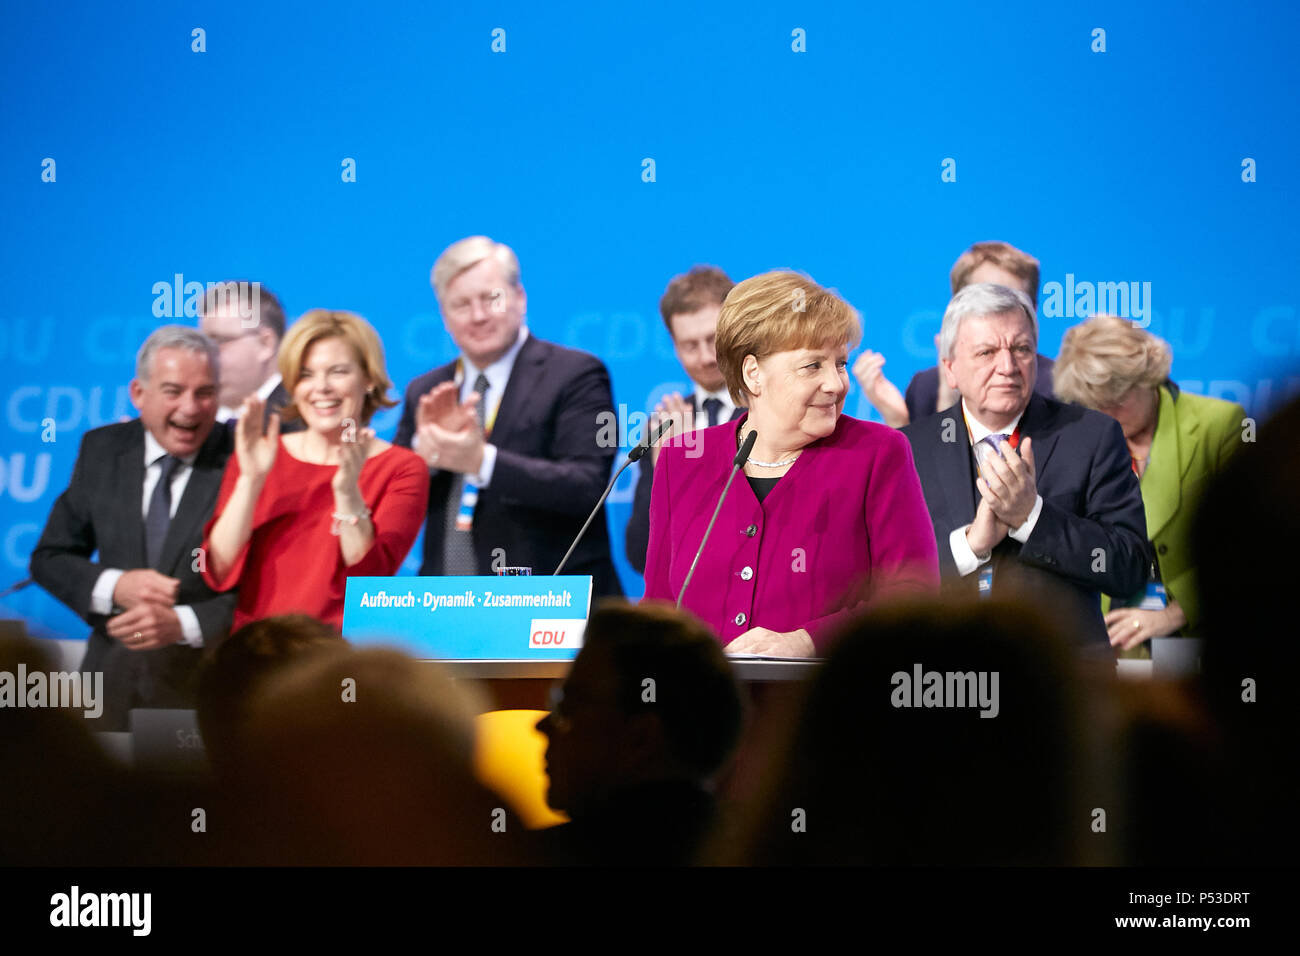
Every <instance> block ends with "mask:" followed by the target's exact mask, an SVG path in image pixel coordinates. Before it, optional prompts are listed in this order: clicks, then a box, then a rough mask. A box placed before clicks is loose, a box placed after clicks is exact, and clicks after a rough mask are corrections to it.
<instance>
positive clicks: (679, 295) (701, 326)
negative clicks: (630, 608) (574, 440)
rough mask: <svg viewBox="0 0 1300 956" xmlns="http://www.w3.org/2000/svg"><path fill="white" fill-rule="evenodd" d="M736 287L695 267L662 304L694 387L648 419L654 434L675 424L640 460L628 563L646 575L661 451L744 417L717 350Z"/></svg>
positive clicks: (667, 399)
mask: <svg viewBox="0 0 1300 956" xmlns="http://www.w3.org/2000/svg"><path fill="white" fill-rule="evenodd" d="M734 285H735V283H734V282H732V281H731V279H730V277H729V276H728V275H727V274H726V273H725V272H723V271H722V270H721V269H719V268H718V267H717V266H695V267H694V268H693V269H691V271H690V272H687V273H685V274H684V275H679V276H674V277H673V280H672V281H671V282H669V283H668V288H667V289H665V290H664V294H663V298H661V299H660V300H659V314H660V315H662V316H663V320H664V325H666V326H667V327H668V334H669V335H670V336H671V337H672V340H673V349H674V350H675V351H676V352H677V359H678V361H680V362H681V363H682V368H683V369H684V370H685V372H686V374H687V375H689V376H690V378H691V382H692V383H693V384H694V386H695V388H694V391H692V392H691V395H690V397H683V396H682V395H680V394H678V393H676V392H673V393H672V394H671V395H665V396H664V398H663V399H662V400H661V401H660V402H659V405H658V406H657V407H656V408H655V410H654V414H653V415H652V416H651V417H650V423H649V426H648V427H649V429H650V430H651V431H653V430H654V429H655V428H657V427H658V426H659V423H660V422H662V421H663V420H664V419H671V420H672V423H673V424H672V428H671V429H670V430H669V431H668V432H667V434H666V435H665V437H664V440H663V442H662V443H661V444H657V445H654V446H653V447H651V449H650V453H649V454H648V455H646V456H645V457H643V458H642V459H641V462H640V468H641V474H640V477H639V478H638V479H637V483H636V495H635V497H634V498H633V500H632V515H631V517H630V518H628V522H627V531H626V533H625V534H626V547H627V559H628V561H629V562H630V563H631V565H632V567H634V568H636V569H637V570H638V571H640V572H641V573H642V574H644V573H645V556H646V548H647V547H649V544H650V492H651V489H652V488H653V487H654V477H655V471H654V469H655V465H656V464H658V462H659V449H660V447H662V445H663V444H680V443H681V442H682V436H683V435H684V434H685V433H686V432H689V431H693V430H695V429H697V428H709V427H710V426H713V425H721V424H724V423H726V422H729V421H731V420H732V419H733V418H738V417H740V416H741V415H743V414H744V413H745V409H744V408H743V407H740V408H738V407H736V403H735V402H733V401H732V400H731V394H730V393H729V392H728V391H727V382H726V379H724V378H723V377H722V369H721V368H720V367H719V366H718V354H717V352H716V350H715V348H714V339H715V338H716V336H717V331H718V315H719V313H720V312H721V311H722V300H723V299H725V298H726V297H727V293H728V292H730V291H731V289H732V287H733V286H734Z"/></svg>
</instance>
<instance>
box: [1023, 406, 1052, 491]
mask: <svg viewBox="0 0 1300 956" xmlns="http://www.w3.org/2000/svg"><path fill="white" fill-rule="evenodd" d="M1052 419H1053V415H1052V413H1051V411H1050V410H1049V409H1048V407H1047V402H1046V401H1044V400H1043V397H1042V396H1041V395H1039V394H1038V393H1037V392H1035V393H1034V394H1033V395H1031V396H1030V397H1029V405H1028V407H1026V408H1025V414H1024V417H1023V418H1021V419H1020V434H1021V436H1022V439H1023V438H1026V437H1027V438H1032V439H1033V444H1032V445H1031V446H1030V447H1031V448H1032V449H1033V452H1034V481H1035V483H1036V484H1037V485H1038V493H1039V494H1042V492H1043V476H1044V475H1046V474H1047V473H1048V472H1047V463H1048V462H1049V461H1050V460H1051V458H1052V452H1054V451H1055V450H1056V442H1057V439H1058V438H1060V435H1061V433H1060V430H1059V429H1058V428H1056V427H1055V424H1056V423H1055V422H1054V421H1053V420H1052ZM1022 444H1023V441H1022Z"/></svg>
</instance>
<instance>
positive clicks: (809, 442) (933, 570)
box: [645, 271, 939, 657]
mask: <svg viewBox="0 0 1300 956" xmlns="http://www.w3.org/2000/svg"><path fill="white" fill-rule="evenodd" d="M860 336H861V329H860V326H859V324H858V316H857V312H856V311H855V310H854V309H853V307H852V306H850V305H849V304H848V303H847V302H845V301H844V300H843V299H841V298H840V297H839V296H837V295H835V294H834V293H833V292H830V291H828V290H826V289H823V288H822V287H821V286H819V285H817V284H816V283H815V282H813V281H812V280H811V279H809V278H807V277H805V276H801V275H799V274H797V273H794V272H786V271H780V272H769V273H765V274H763V275H759V276H755V277H753V278H752V279H746V280H745V281H744V282H742V283H740V284H739V285H738V286H736V287H735V288H734V289H732V290H731V292H730V293H728V295H727V298H726V301H725V302H724V303H723V306H722V313H721V315H720V316H719V317H718V331H717V340H716V341H717V355H718V364H719V365H720V366H721V367H722V372H723V375H724V376H725V377H726V380H727V387H728V388H729V390H730V391H731V395H732V398H733V399H734V400H735V402H736V404H737V405H738V406H739V405H746V406H748V407H749V412H748V414H747V415H745V416H744V417H742V418H739V419H736V420H734V421H731V422H728V423H727V424H725V425H717V426H715V427H713V428H707V429H703V430H700V431H695V432H690V433H686V434H684V435H677V436H675V437H673V438H671V439H670V440H669V441H668V442H666V447H665V448H664V449H663V450H662V452H661V453H660V455H659V464H658V465H656V467H655V477H654V490H653V492H652V494H651V499H650V547H649V553H648V554H647V556H646V571H645V576H646V591H645V599H646V600H664V601H676V600H677V596H678V594H679V593H680V592H681V588H682V584H683V582H684V581H685V579H686V574H687V572H688V570H689V569H690V566H691V562H692V561H693V560H694V558H695V553H696V551H697V550H698V549H699V546H700V542H701V541H702V540H703V537H704V530H705V528H706V527H707V526H708V523H709V519H710V518H711V517H712V515H713V509H714V508H715V507H716V505H717V502H718V497H719V495H720V494H721V493H722V487H723V485H724V484H726V481H727V477H728V476H729V475H730V473H731V469H732V463H733V459H734V458H735V455H736V451H737V449H738V448H739V446H740V443H741V442H743V441H744V440H745V439H746V438H748V436H749V435H750V433H751V432H757V434H758V438H757V439H756V441H755V443H754V448H753V450H752V452H751V453H750V456H749V461H748V463H747V464H746V465H745V468H744V474H743V475H741V476H738V477H737V479H736V481H734V482H733V483H732V486H731V489H730V490H729V491H728V492H727V499H726V502H725V503H724V504H723V506H722V511H721V512H720V513H719V515H718V520H717V522H716V524H715V525H714V528H713V533H712V534H711V535H710V537H709V541H708V545H707V546H706V547H705V549H704V553H703V554H702V555H701V556H700V560H699V564H698V566H697V567H696V569H695V576H694V577H693V578H692V579H691V583H690V587H689V588H687V590H686V597H685V600H684V601H683V602H682V606H683V607H686V608H689V609H690V610H691V611H692V612H694V613H695V614H696V615H697V616H699V617H700V618H701V619H702V620H704V621H705V622H706V623H707V624H709V625H710V626H711V627H712V628H713V629H714V631H716V632H717V633H718V634H719V635H720V636H721V638H722V642H723V644H724V645H726V648H727V650H728V651H729V652H732V653H740V652H744V653H750V654H764V655H771V656H781V657H812V656H817V655H819V654H820V653H821V652H822V649H823V647H824V645H825V642H826V640H827V638H828V637H829V636H830V634H831V633H832V632H833V631H834V630H835V628H836V627H837V626H838V625H839V624H840V623H841V622H842V621H843V620H844V619H845V618H847V617H848V616H850V615H851V614H853V613H854V612H855V611H857V610H859V609H861V608H862V607H864V606H865V605H866V604H867V603H869V602H871V601H875V600H878V599H880V598H881V597H885V596H892V595H897V594H899V593H900V592H913V593H914V592H917V591H920V592H934V591H937V589H938V584H939V565H938V558H937V554H936V551H935V547H936V546H935V540H934V528H933V525H932V524H931V522H930V514H929V512H928V511H927V509H926V506H925V497H924V495H923V494H922V491H921V482H920V479H919V478H917V475H916V469H915V467H914V466H913V464H912V453H911V449H910V447H909V445H908V442H907V439H906V438H905V437H904V436H902V435H901V434H899V433H898V432H896V431H895V430H894V429H892V428H889V427H887V426H884V425H876V424H872V423H870V422H863V421H859V420H857V419H854V418H850V417H848V416H846V415H842V414H841V412H842V410H843V408H844V398H845V396H846V395H847V394H848V388H849V379H848V370H847V362H848V351H849V348H850V346H851V345H856V344H857V342H858V340H859V338H860Z"/></svg>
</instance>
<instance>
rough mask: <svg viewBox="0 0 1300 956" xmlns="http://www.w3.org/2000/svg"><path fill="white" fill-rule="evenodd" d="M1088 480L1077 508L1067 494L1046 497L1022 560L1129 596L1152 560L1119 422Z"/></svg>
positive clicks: (1103, 441)
mask: <svg viewBox="0 0 1300 956" xmlns="http://www.w3.org/2000/svg"><path fill="white" fill-rule="evenodd" d="M1058 453H1059V452H1058ZM1086 481H1087V485H1086V487H1084V488H1081V489H1079V490H1078V496H1079V497H1080V498H1081V501H1080V502H1079V506H1078V507H1076V506H1075V503H1074V502H1073V501H1072V500H1067V499H1069V498H1071V497H1072V496H1070V495H1056V496H1052V497H1048V496H1044V498H1043V510H1042V511H1041V512H1040V513H1039V515H1038V523H1037V524H1035V525H1034V530H1033V532H1032V533H1031V534H1030V535H1029V539H1028V540H1027V541H1026V542H1025V544H1024V546H1023V547H1022V548H1021V550H1020V560H1021V561H1022V562H1024V563H1025V564H1030V565H1035V566H1037V567H1041V568H1045V569H1047V570H1049V571H1053V572H1055V573H1057V574H1059V575H1062V576H1063V577H1066V578H1070V579H1072V580H1074V581H1076V582H1078V583H1079V584H1082V585H1083V586H1084V587H1087V588H1090V589H1095V590H1098V591H1101V592H1103V593H1106V594H1133V593H1134V592H1135V591H1138V590H1140V589H1141V588H1142V586H1143V584H1144V583H1145V581H1146V579H1147V573H1148V570H1149V568H1150V565H1151V556H1150V554H1149V552H1148V549H1147V543H1146V540H1147V522H1146V512H1145V510H1144V509H1143V506H1142V490H1141V487H1140V486H1139V485H1138V480H1137V477H1136V476H1135V475H1134V474H1133V470H1132V460H1131V459H1130V457H1129V452H1128V445H1127V444H1125V442H1124V432H1123V430H1122V429H1121V428H1120V426H1119V423H1118V422H1116V421H1113V420H1111V421H1108V422H1107V423H1106V428H1105V431H1104V433H1103V434H1102V435H1101V436H1100V438H1099V440H1098V442H1097V445H1096V450H1095V452H1094V455H1093V459H1092V462H1091V466H1090V469H1089V472H1088V476H1087V479H1086Z"/></svg>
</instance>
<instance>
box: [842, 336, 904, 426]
mask: <svg viewBox="0 0 1300 956" xmlns="http://www.w3.org/2000/svg"><path fill="white" fill-rule="evenodd" d="M884 364H885V357H884V356H883V355H881V354H880V353H879V352H873V351H871V349H866V350H865V351H864V352H863V353H862V354H861V355H859V356H858V360H857V361H856V362H854V363H853V377H854V378H856V379H857V380H858V384H859V385H861V386H862V391H863V392H864V393H865V394H866V396H867V401H869V402H870V403H871V404H872V406H873V407H874V408H875V409H876V411H878V412H880V414H881V417H883V418H884V419H885V424H886V425H889V426H890V427H891V428H902V427H903V426H904V425H906V424H907V423H908V421H909V420H910V416H909V415H908V414H907V402H906V401H904V400H903V393H902V392H900V391H899V390H898V386H896V385H895V384H894V383H893V382H891V381H890V380H889V379H887V378H885V376H884V373H883V372H882V371H881V368H882V367H883V366H884Z"/></svg>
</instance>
